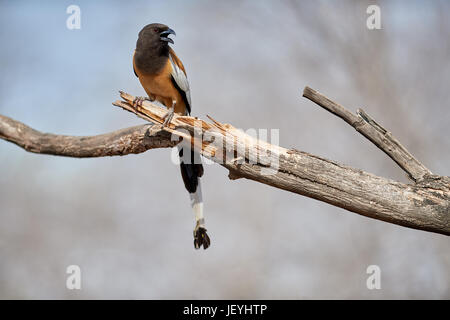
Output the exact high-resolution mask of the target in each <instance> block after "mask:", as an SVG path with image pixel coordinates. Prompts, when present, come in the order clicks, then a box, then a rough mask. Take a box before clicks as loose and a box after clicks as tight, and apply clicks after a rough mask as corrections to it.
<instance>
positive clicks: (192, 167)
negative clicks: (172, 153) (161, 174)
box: [178, 145, 211, 249]
mask: <svg viewBox="0 0 450 320" xmlns="http://www.w3.org/2000/svg"><path fill="white" fill-rule="evenodd" d="M183 152H184V148H183V146H181V145H178V155H179V157H180V170H181V176H182V177H183V182H184V186H185V187H186V189H187V191H188V192H189V197H190V198H191V206H192V211H194V214H195V228H194V247H195V249H199V248H200V247H201V246H203V248H204V249H207V248H208V247H209V245H210V243H211V241H210V239H209V236H208V234H207V233H206V228H205V217H204V216H203V199H202V186H201V184H200V177H201V176H202V175H203V165H202V160H201V158H200V155H199V154H198V153H196V152H194V151H193V150H192V149H191V150H188V148H186V152H188V153H189V154H186V155H183Z"/></svg>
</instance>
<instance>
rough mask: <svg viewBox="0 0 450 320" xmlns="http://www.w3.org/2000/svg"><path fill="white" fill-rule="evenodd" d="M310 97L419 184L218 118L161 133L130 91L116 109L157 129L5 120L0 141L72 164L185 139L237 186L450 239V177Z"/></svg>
mask: <svg viewBox="0 0 450 320" xmlns="http://www.w3.org/2000/svg"><path fill="white" fill-rule="evenodd" d="M304 96H305V97H307V98H308V99H310V100H311V101H313V102H315V103H317V104H319V105H320V106H322V107H323V108H325V109H327V110H328V111H330V112H332V113H333V114H335V115H337V116H339V117H341V118H342V119H344V120H345V121H346V122H347V123H349V124H350V125H351V126H353V127H354V128H355V129H356V130H357V131H358V132H360V133H361V134H363V135H364V136H365V137H367V138H368V139H369V140H370V141H372V142H373V143H374V144H375V145H377V146H378V147H379V148H380V149H381V150H383V151H384V152H385V153H386V154H388V155H389V156H390V157H391V158H392V159H393V160H394V161H395V162H396V163H397V164H399V166H400V167H401V168H402V169H403V170H405V171H406V172H407V173H408V174H409V176H410V177H411V179H413V180H414V181H415V183H413V184H404V183H400V182H396V181H393V180H390V179H386V178H383V177H378V176H376V175H373V174H370V173H367V172H364V171H362V170H359V169H354V168H351V167H348V166H345V165H342V164H339V163H337V162H334V161H330V160H327V159H324V158H321V157H318V156H315V155H311V154H309V153H306V152H302V151H298V150H293V149H290V150H289V149H285V148H282V147H279V146H275V145H271V144H269V143H267V142H264V141H259V140H257V139H255V138H253V137H250V136H248V135H246V134H245V133H244V132H242V131H240V130H237V129H236V128H234V127H233V126H231V125H229V124H222V123H220V122H217V121H215V120H213V119H212V118H210V119H211V120H212V122H206V121H203V120H200V119H197V118H193V117H187V116H177V115H175V116H174V117H173V119H172V121H171V122H170V123H169V125H168V127H165V128H162V127H161V125H160V124H161V123H162V122H163V116H164V115H165V113H166V110H165V109H162V108H160V107H159V106H157V105H155V104H153V103H151V102H148V101H145V102H144V103H143V105H142V106H137V107H133V104H132V101H133V99H134V96H131V95H129V94H126V93H123V92H121V97H122V99H123V100H121V101H116V102H115V103H114V105H116V106H119V107H121V108H123V109H125V110H127V111H130V112H132V113H134V114H136V115H137V116H139V117H141V118H143V119H145V120H148V121H150V122H152V123H154V125H153V126H151V125H147V126H139V127H134V128H129V129H123V130H119V131H116V132H113V133H109V134H105V135H100V136H94V137H70V136H57V135H51V134H42V133H40V132H38V131H36V130H33V129H31V128H29V127H26V126H25V125H23V124H21V123H19V122H17V121H14V120H12V119H9V118H6V117H1V118H0V137H1V138H3V139H5V140H8V141H11V142H14V143H16V144H17V145H19V146H21V147H22V148H24V149H25V150H28V151H32V152H37V153H48V154H54V155H63V156H72V157H98V156H110V155H124V154H127V153H139V152H143V151H145V150H148V149H152V148H160V147H171V146H173V145H175V144H176V142H174V141H172V140H173V137H176V138H182V139H183V141H184V142H183V143H189V142H190V143H191V144H192V145H193V147H194V148H195V149H196V150H197V151H198V152H201V153H202V155H203V156H205V157H206V158H209V159H211V160H212V161H214V162H217V163H219V164H221V165H222V166H224V167H225V168H227V169H228V170H229V173H230V174H229V176H230V178H231V179H237V178H247V179H251V180H254V181H257V182H260V183H264V184H267V185H271V186H273V187H276V188H280V189H284V190H287V191H291V192H294V193H297V194H300V195H304V196H307V197H311V198H314V199H317V200H320V201H324V202H327V203H329V204H331V205H334V206H337V207H340V208H344V209H346V210H349V211H352V212H355V213H358V214H361V215H364V216H367V217H370V218H374V219H378V220H382V221H386V222H390V223H394V224H397V225H401V226H404V227H409V228H414V229H420V230H425V231H430V232H435V233H441V234H444V235H450V178H449V177H444V176H437V175H433V174H431V172H430V171H429V170H428V169H427V168H426V167H425V166H424V165H423V164H421V163H420V162H419V161H418V160H416V159H415V158H414V157H413V156H412V155H411V154H410V153H409V152H408V151H407V150H406V148H404V147H403V146H402V145H401V144H400V143H399V142H398V141H397V140H396V139H395V138H394V137H393V136H392V135H391V134H390V133H388V132H387V131H386V130H385V129H384V128H383V127H381V126H380V125H379V124H377V123H376V122H375V121H374V120H373V119H371V118H370V117H369V116H368V115H367V114H366V113H364V112H363V111H362V110H359V111H358V115H354V114H353V113H351V112H350V111H348V110H346V109H345V108H343V107H342V106H340V105H338V104H337V103H335V102H333V101H331V100H329V99H328V98H326V97H325V96H323V95H321V94H320V93H318V92H316V91H314V90H312V89H310V88H305V91H304ZM230 146H231V148H230ZM230 149H231V151H230Z"/></svg>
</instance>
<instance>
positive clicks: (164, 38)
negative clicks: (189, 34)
mask: <svg viewBox="0 0 450 320" xmlns="http://www.w3.org/2000/svg"><path fill="white" fill-rule="evenodd" d="M171 34H173V35H176V34H175V31H173V30H172V29H170V28H169V27H168V26H166V25H165V24H161V23H152V24H148V25H146V26H145V27H144V28H143V29H142V30H141V31H140V32H139V38H138V42H137V46H136V47H137V48H138V49H139V47H142V48H150V47H153V48H155V47H161V48H163V47H167V46H168V45H169V42H170V43H173V40H172V39H170V38H169V35H171Z"/></svg>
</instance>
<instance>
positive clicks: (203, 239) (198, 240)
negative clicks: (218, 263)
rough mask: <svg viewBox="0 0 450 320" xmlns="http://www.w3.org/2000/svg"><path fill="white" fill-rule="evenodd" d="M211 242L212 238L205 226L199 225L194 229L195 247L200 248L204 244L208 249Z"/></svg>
mask: <svg viewBox="0 0 450 320" xmlns="http://www.w3.org/2000/svg"><path fill="white" fill-rule="evenodd" d="M210 244H211V240H210V239H209V236H208V234H207V233H206V229H205V227H203V226H199V225H197V226H196V227H195V229H194V247H195V249H200V248H201V246H203V249H205V250H206V249H208V247H209V245H210Z"/></svg>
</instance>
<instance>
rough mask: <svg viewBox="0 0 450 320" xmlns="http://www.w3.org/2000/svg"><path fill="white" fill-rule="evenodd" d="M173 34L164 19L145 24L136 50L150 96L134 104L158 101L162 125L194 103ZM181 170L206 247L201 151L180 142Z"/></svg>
mask: <svg viewBox="0 0 450 320" xmlns="http://www.w3.org/2000/svg"><path fill="white" fill-rule="evenodd" d="M170 35H174V36H175V35H176V33H175V31H174V30H173V29H171V28H169V27H168V26H167V25H164V24H161V23H151V24H148V25H146V26H145V27H144V28H142V30H141V31H140V32H139V35H138V39H137V42H136V49H135V50H134V53H133V70H134V74H135V75H136V76H137V77H138V78H139V82H140V83H141V85H142V87H143V88H144V90H145V92H146V93H147V95H148V97H136V98H135V100H134V101H133V104H134V105H142V103H143V101H145V100H149V101H155V100H156V101H158V102H160V103H161V104H163V105H164V106H165V107H166V108H167V109H168V112H167V113H166V115H165V116H164V118H163V119H164V123H163V126H166V125H167V124H168V123H169V122H170V121H171V119H172V117H173V114H174V113H176V114H178V115H182V116H185V115H190V113H191V108H192V103H191V92H190V88H189V81H188V79H187V75H186V69H185V67H184V65H183V63H182V62H181V60H180V58H178V56H177V55H176V54H175V51H174V50H173V49H172V48H171V47H170V46H169V43H171V44H174V41H173V39H171V38H169V36H170ZM178 155H179V157H180V171H181V176H182V178H183V182H184V186H185V188H186V189H187V191H188V192H189V196H190V200H191V207H192V210H193V212H194V215H195V227H194V248H195V249H199V248H201V247H202V246H203V248H204V249H207V248H208V247H209V246H210V243H211V240H210V238H209V235H208V234H207V230H206V228H205V218H204V215H203V199H202V189H201V184H200V177H201V176H202V175H203V171H204V170H203V165H202V162H201V158H200V155H199V154H198V153H197V152H194V150H193V149H192V148H190V145H189V146H186V145H183V146H181V145H180V144H178Z"/></svg>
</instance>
